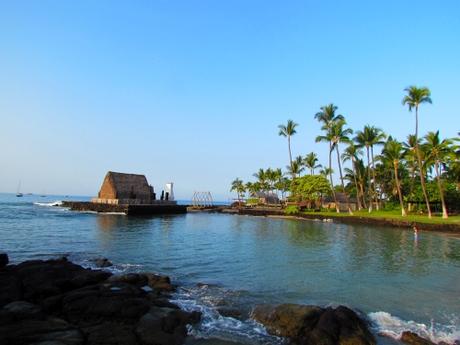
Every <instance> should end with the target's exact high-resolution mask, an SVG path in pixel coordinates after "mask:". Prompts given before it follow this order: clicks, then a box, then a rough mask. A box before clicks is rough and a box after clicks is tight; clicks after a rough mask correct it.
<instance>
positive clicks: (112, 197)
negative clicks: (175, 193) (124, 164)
mask: <svg viewBox="0 0 460 345" xmlns="http://www.w3.org/2000/svg"><path fill="white" fill-rule="evenodd" d="M154 200H155V194H154V192H153V187H152V186H150V185H149V184H148V182H147V179H146V177H145V176H144V175H138V174H125V173H118V172H113V171H109V172H108V173H107V174H106V175H105V178H104V182H103V183H102V186H101V189H100V190H99V193H98V196H97V198H94V199H92V200H91V201H92V202H95V203H99V204H114V205H142V204H152V203H153V201H154Z"/></svg>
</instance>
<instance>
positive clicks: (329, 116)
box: [315, 103, 344, 213]
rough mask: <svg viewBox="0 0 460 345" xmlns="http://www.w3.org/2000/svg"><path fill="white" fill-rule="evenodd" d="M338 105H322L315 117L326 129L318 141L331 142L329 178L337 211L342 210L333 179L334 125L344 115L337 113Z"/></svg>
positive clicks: (323, 128)
mask: <svg viewBox="0 0 460 345" xmlns="http://www.w3.org/2000/svg"><path fill="white" fill-rule="evenodd" d="M337 109H338V107H337V106H335V105H334V104H333V103H330V104H328V105H325V106H322V107H320V111H319V112H317V113H316V114H315V119H317V120H318V121H319V122H320V123H322V124H323V126H322V127H321V130H323V131H325V132H326V134H325V135H323V136H322V135H319V136H317V137H316V142H328V143H329V170H328V171H329V180H330V182H331V188H332V196H333V197H334V203H335V205H336V206H335V209H336V211H337V213H339V212H340V210H339V206H338V204H337V196H336V194H335V190H334V183H333V181H332V138H333V135H332V130H331V127H332V125H333V124H334V123H335V122H336V121H339V120H343V119H344V117H343V115H340V114H336V112H337Z"/></svg>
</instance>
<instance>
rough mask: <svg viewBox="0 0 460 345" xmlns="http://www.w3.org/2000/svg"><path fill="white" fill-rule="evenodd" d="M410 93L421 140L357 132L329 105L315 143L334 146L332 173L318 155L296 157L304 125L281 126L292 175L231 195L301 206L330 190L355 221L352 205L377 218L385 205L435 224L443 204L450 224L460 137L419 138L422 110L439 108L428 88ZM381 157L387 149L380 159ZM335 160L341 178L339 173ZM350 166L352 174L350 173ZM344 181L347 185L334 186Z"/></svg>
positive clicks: (459, 174) (277, 173) (320, 116)
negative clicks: (264, 196) (296, 139)
mask: <svg viewBox="0 0 460 345" xmlns="http://www.w3.org/2000/svg"><path fill="white" fill-rule="evenodd" d="M404 92H405V95H404V97H403V99H402V105H403V106H407V108H408V111H409V112H411V113H413V114H414V115H415V116H414V119H415V130H414V134H409V135H408V136H407V138H406V140H405V141H403V142H400V141H398V140H397V139H395V138H393V137H392V136H391V135H387V134H386V133H385V132H384V131H383V130H382V129H380V128H378V127H375V126H372V125H365V126H364V128H363V129H361V130H357V131H354V130H353V129H351V128H349V127H348V126H347V122H346V119H345V117H344V116H343V115H342V114H339V113H338V107H337V106H336V105H334V104H328V105H325V106H323V107H321V108H320V111H318V112H317V113H316V114H315V115H314V118H315V119H316V120H317V121H318V122H320V124H321V131H322V133H321V135H318V136H317V137H316V138H315V141H316V142H317V143H326V144H327V145H328V148H329V150H328V161H327V165H321V164H320V163H319V159H318V156H317V154H316V153H315V152H310V153H308V154H306V155H305V156H297V157H292V151H291V138H292V137H293V136H294V135H295V134H296V133H297V128H298V124H297V123H295V122H294V121H293V120H288V121H287V123H286V124H283V125H279V126H278V130H279V132H278V134H279V136H282V137H285V138H286V139H287V144H288V154H289V164H288V165H287V166H286V170H285V171H284V172H283V170H282V169H280V168H277V169H272V168H268V169H265V170H264V169H259V171H258V172H257V173H255V174H254V175H253V176H254V177H255V178H256V181H255V182H247V183H244V182H243V181H242V180H240V179H239V178H237V179H235V180H234V181H233V182H232V185H231V191H235V192H236V193H237V194H238V200H241V198H242V197H243V196H244V194H245V193H246V192H247V193H249V195H250V196H255V195H256V194H257V193H258V192H264V193H272V194H276V195H281V198H282V199H284V197H285V195H287V194H289V198H291V199H296V200H298V199H299V197H300V198H302V197H304V198H315V197H316V198H317V197H318V195H321V196H322V195H324V194H325V192H327V190H328V191H329V192H328V193H327V194H329V195H331V196H332V198H333V199H334V203H335V205H336V211H337V212H340V210H339V207H338V202H337V193H342V195H343V196H344V197H345V200H346V204H347V208H348V212H349V213H353V211H352V207H351V202H350V198H353V199H354V200H355V202H356V206H357V208H358V209H359V210H361V209H368V211H369V212H372V211H373V210H374V209H377V210H379V209H381V208H382V205H385V204H388V203H389V204H392V203H397V204H399V208H400V209H401V215H402V216H406V215H407V214H408V212H414V211H417V212H425V213H426V214H427V215H428V217H429V218H431V217H432V205H433V204H434V203H440V205H441V209H442V217H443V218H447V217H448V208H447V201H449V202H450V203H451V204H453V203H455V202H459V203H460V191H459V187H460V182H459V181H460V146H459V145H458V143H459V142H460V132H459V133H458V136H457V137H456V138H441V137H440V134H439V131H430V132H428V133H426V134H425V135H423V136H419V130H418V128H419V111H420V107H421V106H422V105H424V104H431V103H432V99H431V92H430V90H429V89H428V88H427V87H417V86H410V87H408V88H406V89H405V90H404ZM377 149H380V152H379V153H378V154H377V153H376V150H377ZM334 159H335V160H336V169H337V172H336V171H334V170H333V160H334ZM347 163H348V167H344V165H345V164H347ZM303 173H305V174H304V175H303V176H302V174H303ZM336 173H337V174H338V181H339V185H337V186H334V179H333V175H334V174H336ZM308 176H310V177H308ZM313 176H318V177H315V178H313ZM326 179H327V180H326ZM325 181H326V182H325ZM325 183H327V188H326V184H325ZM301 191H303V194H302V192H301ZM306 191H308V192H306ZM296 197H297V198H296Z"/></svg>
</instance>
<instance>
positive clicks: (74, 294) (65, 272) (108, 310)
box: [0, 253, 433, 345]
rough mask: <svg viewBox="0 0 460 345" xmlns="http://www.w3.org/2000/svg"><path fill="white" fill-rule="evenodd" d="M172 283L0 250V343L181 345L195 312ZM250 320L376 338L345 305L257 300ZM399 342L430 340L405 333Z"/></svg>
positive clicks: (283, 332) (352, 339)
mask: <svg viewBox="0 0 460 345" xmlns="http://www.w3.org/2000/svg"><path fill="white" fill-rule="evenodd" d="M95 263H96V264H97V265H99V266H100V267H108V266H110V265H111V263H110V261H108V260H107V259H98V260H95ZM175 289H176V286H174V285H173V284H172V283H171V281H170V279H169V277H167V276H162V275H157V274H154V273H129V274H122V275H114V274H112V273H110V272H107V271H104V270H98V269H87V268H83V267H82V266H79V265H77V264H74V263H72V262H70V261H68V260H67V259H66V258H60V259H53V260H31V261H24V262H22V263H20V264H16V265H12V264H10V265H8V256H7V255H6V254H1V253H0V344H2V345H25V344H33V345H115V344H117V345H131V344H132V345H179V344H184V342H185V341H186V337H187V333H188V332H187V327H188V325H193V324H196V323H198V322H199V321H200V318H201V314H200V313H199V312H196V311H193V312H188V311H184V310H181V309H180V308H179V307H178V306H177V305H175V304H174V303H172V302H171V301H170V297H171V295H170V294H171V293H172V292H173V291H175ZM221 314H222V315H223V316H225V315H224V314H225V312H223V313H221ZM230 316H232V315H230ZM251 318H252V319H254V320H255V321H257V322H259V323H260V324H262V325H264V326H265V328H266V329H267V331H268V333H270V334H272V335H276V336H280V337H284V338H285V339H286V341H287V343H289V344H297V345H310V344H324V345H335V344H337V345H374V344H376V340H375V337H374V336H373V334H372V333H371V332H370V325H369V323H368V322H367V321H366V318H365V317H362V316H360V315H359V314H358V313H356V312H355V311H353V310H351V309H349V308H347V307H345V306H338V307H337V308H331V307H327V308H321V307H318V306H308V305H296V304H282V305H276V306H273V305H258V306H255V307H254V308H253V310H252V313H251ZM401 340H402V341H403V342H404V343H406V344H413V345H418V344H423V345H433V343H431V342H430V341H428V340H426V339H423V338H420V337H419V336H417V335H416V334H413V333H410V332H405V333H404V334H403V336H402V338H401Z"/></svg>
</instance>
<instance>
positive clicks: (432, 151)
mask: <svg viewBox="0 0 460 345" xmlns="http://www.w3.org/2000/svg"><path fill="white" fill-rule="evenodd" d="M451 145H452V141H451V140H449V139H443V140H442V141H441V139H440V138H439V131H436V132H428V134H427V135H425V143H424V146H425V149H426V152H428V158H429V159H432V160H433V162H434V170H435V172H436V181H437V183H438V189H439V196H440V198H441V204H442V218H448V217H449V216H448V214H447V208H446V202H445V200H444V191H443V188H442V182H441V172H440V166H441V165H442V164H443V163H446V161H447V159H448V158H450V157H453V156H454V150H453V149H452V146H451Z"/></svg>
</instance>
